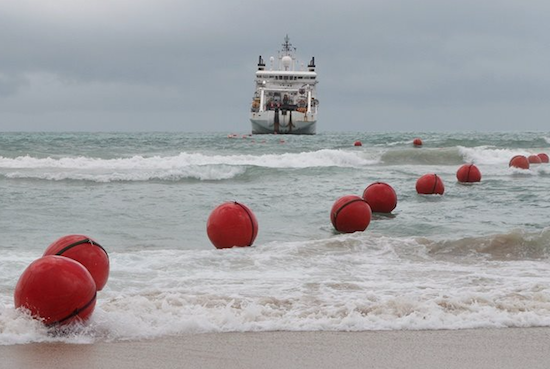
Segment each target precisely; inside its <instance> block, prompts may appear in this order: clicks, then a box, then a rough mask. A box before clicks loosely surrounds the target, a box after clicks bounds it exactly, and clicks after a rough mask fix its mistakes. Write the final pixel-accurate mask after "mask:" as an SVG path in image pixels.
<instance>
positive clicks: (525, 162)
mask: <svg viewBox="0 0 550 369" xmlns="http://www.w3.org/2000/svg"><path fill="white" fill-rule="evenodd" d="M508 166H510V167H514V168H520V169H529V159H527V158H526V157H525V156H523V155H516V156H514V157H513V158H512V159H510V163H508Z"/></svg>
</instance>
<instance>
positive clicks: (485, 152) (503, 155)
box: [458, 146, 532, 165]
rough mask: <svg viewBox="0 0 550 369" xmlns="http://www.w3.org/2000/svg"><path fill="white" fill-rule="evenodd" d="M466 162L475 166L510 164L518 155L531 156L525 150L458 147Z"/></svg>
mask: <svg viewBox="0 0 550 369" xmlns="http://www.w3.org/2000/svg"><path fill="white" fill-rule="evenodd" d="M458 149H459V152H460V154H461V155H462V156H463V157H464V161H465V162H467V163H474V164H488V165H489V164H508V163H509V162H510V159H512V158H513V157H514V156H516V155H525V156H529V155H531V154H532V153H529V152H528V151H526V150H523V149H497V148H493V147H488V146H478V147H463V146H459V147H458Z"/></svg>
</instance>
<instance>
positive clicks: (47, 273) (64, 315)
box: [14, 255, 97, 326]
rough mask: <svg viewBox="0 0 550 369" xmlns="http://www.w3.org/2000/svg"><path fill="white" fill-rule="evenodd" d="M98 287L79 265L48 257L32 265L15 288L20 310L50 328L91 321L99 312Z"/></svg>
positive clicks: (69, 260)
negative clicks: (97, 307)
mask: <svg viewBox="0 0 550 369" xmlns="http://www.w3.org/2000/svg"><path fill="white" fill-rule="evenodd" d="M96 295H97V292H96V285H95V282H94V279H93V278H92V275H91V274H90V272H88V270H87V269H86V268H85V267H84V266H83V265H82V264H80V263H79V262H77V261H74V260H72V259H69V258H67V257H64V256H57V255H48V256H44V257H42V258H40V259H38V260H35V261H34V262H32V263H31V264H30V265H29V266H28V267H27V269H25V271H24V272H23V274H21V277H19V281H18V282H17V285H16V286H15V293H14V302H15V307H16V308H24V309H27V310H28V311H29V312H30V313H31V315H32V316H33V317H35V318H38V319H40V320H42V321H43V322H44V324H46V325H48V326H54V325H65V324H69V323H72V322H76V321H85V320H87V319H88V318H89V317H90V315H91V314H92V312H93V311H94V308H95V303H96Z"/></svg>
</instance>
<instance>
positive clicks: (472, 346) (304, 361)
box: [0, 328, 550, 369]
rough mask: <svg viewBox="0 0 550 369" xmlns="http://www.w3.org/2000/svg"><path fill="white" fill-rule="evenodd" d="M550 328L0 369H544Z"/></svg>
mask: <svg viewBox="0 0 550 369" xmlns="http://www.w3.org/2000/svg"><path fill="white" fill-rule="evenodd" d="M548 347H550V329H549V328H525V329H523V328H507V329H475V330H452V331H450V330H444V331H442V330H440V331H374V332H373V331H369V332H262V333H211V334H210V333H209V334H194V335H187V336H180V337H168V338H161V339H154V340H142V341H125V342H111V343H109V342H99V343H95V344H64V343H37V344H26V345H12V346H0V368H6V369H7V368H14V369H15V368H17V369H24V368H33V369H34V368H41V369H65V368H71V369H73V368H109V369H112V368H114V369H126V368H128V369H130V368H131V369H139V368H147V369H156V368H201V369H202V368H223V369H232V368H302V369H303V368H337V369H350V368H422V369H429V368H438V369H453V368H484V369H491V368H499V369H502V368H514V369H517V368H530V369H536V368H548V367H550V350H548Z"/></svg>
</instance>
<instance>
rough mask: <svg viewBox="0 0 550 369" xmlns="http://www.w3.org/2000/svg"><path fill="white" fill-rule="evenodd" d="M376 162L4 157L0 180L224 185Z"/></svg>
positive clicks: (305, 157) (303, 156)
mask: <svg viewBox="0 0 550 369" xmlns="http://www.w3.org/2000/svg"><path fill="white" fill-rule="evenodd" d="M376 162H377V159H376V158H371V159H368V158H365V157H363V156H361V154H360V153H354V152H349V151H344V150H319V151H312V152H302V153H284V154H264V155H204V154H201V153H186V152H182V153H180V154H179V155H176V156H166V157H162V156H152V157H143V156H139V155H138V156H133V157H130V158H116V159H100V158H92V157H63V158H58V159H56V158H51V157H48V158H35V157H31V156H20V157H17V158H5V157H0V175H3V176H4V177H6V178H28V179H30V178H35V179H44V180H67V179H71V180H87V181H96V182H111V181H146V180H180V179H186V178H193V179H198V180H223V179H231V178H235V177H237V176H239V175H242V174H243V173H244V172H245V171H246V167H263V168H277V169H279V168H312V167H361V166H365V165H370V164H374V163H376Z"/></svg>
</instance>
